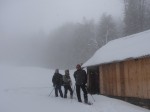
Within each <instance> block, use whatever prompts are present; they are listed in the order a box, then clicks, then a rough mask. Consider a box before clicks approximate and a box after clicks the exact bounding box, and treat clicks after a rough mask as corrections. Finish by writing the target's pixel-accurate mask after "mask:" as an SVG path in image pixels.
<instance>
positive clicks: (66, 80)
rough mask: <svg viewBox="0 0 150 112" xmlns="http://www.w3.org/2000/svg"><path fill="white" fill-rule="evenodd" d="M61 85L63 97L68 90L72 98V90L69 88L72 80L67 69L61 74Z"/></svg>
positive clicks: (65, 96)
mask: <svg viewBox="0 0 150 112" xmlns="http://www.w3.org/2000/svg"><path fill="white" fill-rule="evenodd" d="M63 85H64V98H67V92H68V90H69V91H70V98H73V91H72V88H71V85H72V81H71V78H70V74H69V70H65V75H64V76H63Z"/></svg>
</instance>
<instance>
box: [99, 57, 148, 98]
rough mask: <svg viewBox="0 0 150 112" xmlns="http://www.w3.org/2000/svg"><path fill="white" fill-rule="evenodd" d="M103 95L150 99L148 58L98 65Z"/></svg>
mask: <svg viewBox="0 0 150 112" xmlns="http://www.w3.org/2000/svg"><path fill="white" fill-rule="evenodd" d="M99 71H100V92H101V94H104V95H111V96H122V97H137V98H143V99H150V58H142V59H136V60H128V61H124V62H120V63H112V64H105V65H100V67H99Z"/></svg>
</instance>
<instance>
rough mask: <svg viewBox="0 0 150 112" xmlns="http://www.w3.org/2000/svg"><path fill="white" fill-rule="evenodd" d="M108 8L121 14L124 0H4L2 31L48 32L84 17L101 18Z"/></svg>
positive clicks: (1, 3) (0, 12) (1, 2)
mask: <svg viewBox="0 0 150 112" xmlns="http://www.w3.org/2000/svg"><path fill="white" fill-rule="evenodd" d="M104 12H106V13H108V14H112V15H114V16H117V17H121V14H122V13H123V9H122V0H0V33H1V34H18V33H27V32H36V31H40V30H42V31H45V32H46V33H48V32H50V31H51V30H52V29H54V28H57V27H59V26H60V25H62V24H63V23H65V22H80V21H82V19H83V17H85V18H87V19H94V20H95V21H98V20H99V18H100V16H101V14H102V13H104Z"/></svg>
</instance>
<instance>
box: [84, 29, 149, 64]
mask: <svg viewBox="0 0 150 112" xmlns="http://www.w3.org/2000/svg"><path fill="white" fill-rule="evenodd" d="M146 55H150V30H147V31H144V32H141V33H137V34H134V35H130V36H126V37H123V38H119V39H115V40H112V41H110V42H108V43H107V44H106V45H104V46H103V47H101V48H100V49H98V50H97V51H96V52H95V54H94V55H93V56H92V57H91V58H90V59H89V60H88V61H87V62H85V63H84V64H83V67H88V66H95V65H100V64H104V63H111V62H114V61H123V60H125V59H128V58H138V57H141V56H146Z"/></svg>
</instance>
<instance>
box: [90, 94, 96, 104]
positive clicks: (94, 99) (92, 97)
mask: <svg viewBox="0 0 150 112" xmlns="http://www.w3.org/2000/svg"><path fill="white" fill-rule="evenodd" d="M90 95H91V97H92V99H93V100H94V102H95V99H94V97H93V96H92V94H90Z"/></svg>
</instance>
